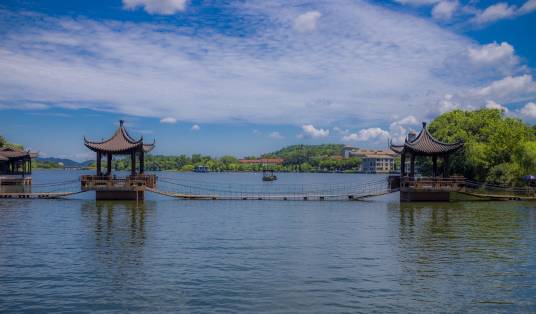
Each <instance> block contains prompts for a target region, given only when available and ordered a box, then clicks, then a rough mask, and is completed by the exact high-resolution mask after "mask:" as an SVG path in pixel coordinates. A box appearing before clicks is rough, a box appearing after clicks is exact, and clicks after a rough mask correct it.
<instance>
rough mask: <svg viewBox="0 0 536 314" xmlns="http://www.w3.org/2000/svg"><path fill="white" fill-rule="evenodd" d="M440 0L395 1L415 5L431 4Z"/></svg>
mask: <svg viewBox="0 0 536 314" xmlns="http://www.w3.org/2000/svg"><path fill="white" fill-rule="evenodd" d="M439 1H440V0H395V2H398V3H400V4H408V5H414V6H421V5H431V4H434V3H437V2H439Z"/></svg>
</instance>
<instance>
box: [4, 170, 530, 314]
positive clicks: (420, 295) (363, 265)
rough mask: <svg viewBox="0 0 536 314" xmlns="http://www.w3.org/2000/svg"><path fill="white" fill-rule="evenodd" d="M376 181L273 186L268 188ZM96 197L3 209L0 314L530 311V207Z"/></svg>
mask: <svg viewBox="0 0 536 314" xmlns="http://www.w3.org/2000/svg"><path fill="white" fill-rule="evenodd" d="M79 174H80V173H78V172H64V171H46V172H45V171H37V172H36V173H34V176H33V177H34V183H35V184H39V183H40V182H54V181H61V180H68V179H72V178H76V177H77V176H78V175H79ZM160 175H163V176H168V177H174V178H176V179H180V180H184V181H188V180H191V181H199V182H216V183H225V182H241V183H251V184H259V183H260V174H229V173H224V174H193V173H188V174H176V173H160ZM379 178H381V177H379ZM375 179H378V177H377V176H371V175H356V174H281V175H280V176H279V180H278V181H277V183H276V184H280V185H284V184H302V183H303V184H316V183H322V182H330V183H350V182H364V181H367V180H375ZM92 197H93V195H91V194H90V193H86V194H80V195H76V196H74V197H72V198H70V199H65V200H8V199H0V312H6V313H13V312H29V313H35V312H55V311H58V312H59V311H61V312H69V311H71V312H77V313H82V312H92V311H97V310H98V311H102V312H126V311H131V312H151V313H152V312H170V311H182V312H187V313H207V312H269V313H273V312H281V313H299V312H303V313H333V312H382V313H384V312H416V311H419V312H438V311H439V312H456V311H463V312H465V311H478V312H535V311H536V207H535V205H536V203H525V202H467V203H443V204H432V203H413V204H400V203H399V202H398V194H396V193H395V194H390V195H385V196H381V197H376V198H372V199H370V200H369V201H366V202H365V201H359V202H357V201H354V202H349V201H346V202H339V201H334V202H312V201H309V202H300V201H219V202H218V201H184V200H177V199H171V198H165V197H161V196H155V195H149V194H148V195H147V200H146V201H145V202H144V203H140V204H139V205H138V206H136V203H135V202H95V201H94V200H93V199H92Z"/></svg>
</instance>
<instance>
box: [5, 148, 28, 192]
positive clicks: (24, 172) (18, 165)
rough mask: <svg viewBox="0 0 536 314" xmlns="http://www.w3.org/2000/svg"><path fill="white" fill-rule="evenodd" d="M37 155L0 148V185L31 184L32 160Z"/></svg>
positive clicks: (19, 150)
mask: <svg viewBox="0 0 536 314" xmlns="http://www.w3.org/2000/svg"><path fill="white" fill-rule="evenodd" d="M36 157H37V154H36V153H32V152H30V151H25V150H22V149H18V148H12V147H2V148H0V184H4V185H5V184H23V185H26V184H31V182H32V180H31V177H29V175H31V174H32V158H36Z"/></svg>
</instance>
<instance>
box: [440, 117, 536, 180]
mask: <svg viewBox="0 0 536 314" xmlns="http://www.w3.org/2000/svg"><path fill="white" fill-rule="evenodd" d="M429 130H430V132H431V133H432V134H433V135H434V136H435V137H436V138H437V139H438V140H441V141H444V142H454V141H457V140H463V141H464V142H465V146H464V150H463V151H462V152H460V153H458V154H456V156H453V158H451V162H450V165H451V172H452V173H455V174H463V175H464V176H466V177H468V178H472V179H475V180H479V181H487V182H491V183H497V184H522V180H521V178H522V177H523V176H524V175H528V174H536V137H535V132H534V129H533V128H532V127H530V126H529V125H527V124H526V123H524V122H523V121H521V120H519V119H516V118H512V117H507V116H505V115H504V113H503V112H501V110H498V109H480V110H476V111H463V110H455V111H451V112H448V113H445V114H442V115H441V116H439V117H437V118H436V119H435V120H434V121H432V123H431V124H430V126H429Z"/></svg>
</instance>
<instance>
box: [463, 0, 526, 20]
mask: <svg viewBox="0 0 536 314" xmlns="http://www.w3.org/2000/svg"><path fill="white" fill-rule="evenodd" d="M535 10H536V0H528V1H527V2H525V3H524V4H523V5H522V6H521V7H519V8H518V7H516V6H515V5H509V4H508V3H505V2H501V3H497V4H493V5H491V6H489V7H487V8H486V9H484V11H477V12H476V15H475V17H474V18H473V22H475V23H477V24H487V23H492V22H495V21H498V20H503V19H508V18H513V17H517V16H521V15H525V14H529V13H531V12H533V11H535Z"/></svg>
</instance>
